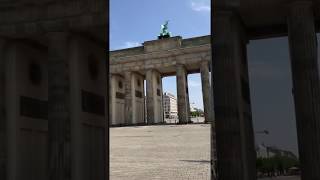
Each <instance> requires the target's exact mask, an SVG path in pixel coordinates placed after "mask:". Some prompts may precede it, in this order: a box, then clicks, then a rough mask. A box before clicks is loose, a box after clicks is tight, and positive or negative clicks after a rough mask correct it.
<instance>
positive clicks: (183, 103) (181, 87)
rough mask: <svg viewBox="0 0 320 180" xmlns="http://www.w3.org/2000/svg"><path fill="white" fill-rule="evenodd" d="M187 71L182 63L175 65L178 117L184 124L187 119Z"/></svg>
mask: <svg viewBox="0 0 320 180" xmlns="http://www.w3.org/2000/svg"><path fill="white" fill-rule="evenodd" d="M186 87H187V72H186V69H185V67H184V66H183V65H181V64H179V65H177V95H178V117H179V123H180V124H184V123H187V122H188V120H189V115H188V105H189V103H188V99H187V98H188V94H187V88H186Z"/></svg>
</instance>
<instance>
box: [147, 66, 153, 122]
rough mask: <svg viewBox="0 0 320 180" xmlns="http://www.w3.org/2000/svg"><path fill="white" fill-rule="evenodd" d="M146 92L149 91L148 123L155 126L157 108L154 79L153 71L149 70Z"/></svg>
mask: <svg viewBox="0 0 320 180" xmlns="http://www.w3.org/2000/svg"><path fill="white" fill-rule="evenodd" d="M146 86H147V87H146V91H147V93H146V94H147V101H146V105H147V123H148V124H153V123H154V121H155V117H154V115H155V112H154V111H155V109H154V108H155V107H154V95H155V92H154V87H153V86H154V78H153V70H152V69H149V70H147V72H146Z"/></svg>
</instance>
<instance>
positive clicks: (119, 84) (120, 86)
mask: <svg viewBox="0 0 320 180" xmlns="http://www.w3.org/2000/svg"><path fill="white" fill-rule="evenodd" d="M118 86H119V88H120V89H122V87H123V84H122V82H121V81H119V82H118Z"/></svg>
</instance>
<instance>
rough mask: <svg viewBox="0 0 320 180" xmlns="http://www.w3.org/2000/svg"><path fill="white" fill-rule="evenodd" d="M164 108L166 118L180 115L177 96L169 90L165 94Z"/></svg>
mask: <svg viewBox="0 0 320 180" xmlns="http://www.w3.org/2000/svg"><path fill="white" fill-rule="evenodd" d="M163 110H164V117H165V118H169V119H172V118H176V117H177V116H178V109H177V98H176V97H175V96H174V95H173V94H171V93H168V92H165V93H164V94H163Z"/></svg>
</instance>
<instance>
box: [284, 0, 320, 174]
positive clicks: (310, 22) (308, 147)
mask: <svg viewBox="0 0 320 180" xmlns="http://www.w3.org/2000/svg"><path fill="white" fill-rule="evenodd" d="M288 30H289V44H290V56H291V68H292V80H293V96H294V102H295V113H296V121H297V133H298V144H299V158H300V162H301V170H302V180H320V171H319V167H320V84H319V83H320V81H319V71H318V63H317V53H318V52H317V37H316V31H315V22H314V11H313V6H312V3H311V2H309V1H297V2H295V3H292V4H290V8H289V14H288Z"/></svg>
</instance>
